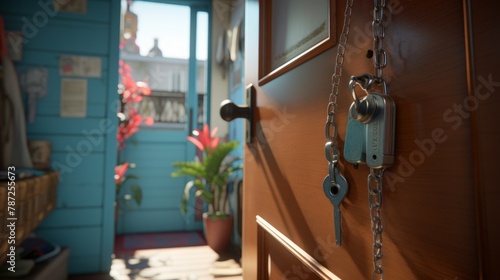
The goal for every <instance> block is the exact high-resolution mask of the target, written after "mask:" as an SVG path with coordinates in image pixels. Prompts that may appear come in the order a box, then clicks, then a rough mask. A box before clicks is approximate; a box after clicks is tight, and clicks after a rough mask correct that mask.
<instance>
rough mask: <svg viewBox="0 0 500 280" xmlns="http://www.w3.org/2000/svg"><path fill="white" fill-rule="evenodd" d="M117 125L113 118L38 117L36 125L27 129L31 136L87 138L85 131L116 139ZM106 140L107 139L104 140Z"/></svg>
mask: <svg viewBox="0 0 500 280" xmlns="http://www.w3.org/2000/svg"><path fill="white" fill-rule="evenodd" d="M116 128H117V125H116V124H114V123H113V120H112V119H111V118H109V119H107V118H59V117H46V116H38V117H37V118H36V120H35V123H33V124H28V125H27V129H28V132H29V133H30V134H31V133H33V134H63V135H68V134H70V135H71V134H73V135H79V136H80V135H81V136H82V138H84V137H85V135H84V134H85V131H87V132H89V131H99V132H101V133H103V132H104V134H105V133H106V132H107V133H108V134H106V135H110V136H111V137H116ZM104 140H105V139H104Z"/></svg>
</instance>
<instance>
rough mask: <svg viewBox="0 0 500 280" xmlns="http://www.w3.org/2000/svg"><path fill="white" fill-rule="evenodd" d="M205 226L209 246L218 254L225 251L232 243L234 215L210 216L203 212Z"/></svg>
mask: <svg viewBox="0 0 500 280" xmlns="http://www.w3.org/2000/svg"><path fill="white" fill-rule="evenodd" d="M203 228H204V230H205V238H206V239H207V243H208V246H210V248H212V250H214V251H215V252H216V253H217V254H221V253H224V252H225V251H226V250H227V249H228V248H229V245H230V244H231V239H232V233H233V216H231V215H226V216H210V215H208V213H203Z"/></svg>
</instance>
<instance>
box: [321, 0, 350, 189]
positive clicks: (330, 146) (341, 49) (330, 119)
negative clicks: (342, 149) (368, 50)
mask: <svg viewBox="0 0 500 280" xmlns="http://www.w3.org/2000/svg"><path fill="white" fill-rule="evenodd" d="M353 4H354V0H347V2H346V7H345V12H344V25H343V27H342V33H341V35H340V38H339V43H338V46H337V56H336V58H335V70H334V73H333V75H332V79H331V80H332V91H331V93H330V97H329V98H328V106H327V108H326V114H327V116H326V124H325V137H326V139H327V140H328V142H326V149H327V152H326V155H327V156H326V159H327V161H328V167H329V175H330V179H331V180H332V183H336V182H335V174H334V173H335V172H338V169H337V164H338V149H337V148H336V146H335V140H336V139H337V121H336V120H335V114H336V112H337V98H338V95H339V85H340V78H341V76H342V67H343V66H344V57H345V51H346V49H347V46H346V45H347V39H348V37H349V29H350V27H351V15H352V6H353Z"/></svg>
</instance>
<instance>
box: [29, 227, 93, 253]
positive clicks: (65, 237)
mask: <svg viewBox="0 0 500 280" xmlns="http://www.w3.org/2000/svg"><path fill="white" fill-rule="evenodd" d="M101 230H102V229H101V227H97V226H95V227H62V228H46V229H38V230H37V231H36V232H37V234H38V235H40V236H43V238H44V239H46V240H47V241H49V242H52V243H55V244H59V245H61V246H64V247H69V248H71V256H74V257H79V256H94V257H97V256H99V254H100V253H101V252H100V251H101V233H102V232H101Z"/></svg>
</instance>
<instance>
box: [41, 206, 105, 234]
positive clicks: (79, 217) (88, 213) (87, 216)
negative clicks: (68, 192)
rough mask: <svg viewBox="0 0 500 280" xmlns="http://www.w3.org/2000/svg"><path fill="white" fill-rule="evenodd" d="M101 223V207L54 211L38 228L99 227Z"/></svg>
mask: <svg viewBox="0 0 500 280" xmlns="http://www.w3.org/2000/svg"><path fill="white" fill-rule="evenodd" d="M101 223H102V208H101V207H99V208H72V209H55V210H53V211H52V212H51V213H50V214H49V215H48V216H47V218H46V219H45V220H44V221H43V223H42V224H41V225H40V227H39V228H40V229H44V228H55V227H84V226H100V225H101Z"/></svg>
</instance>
